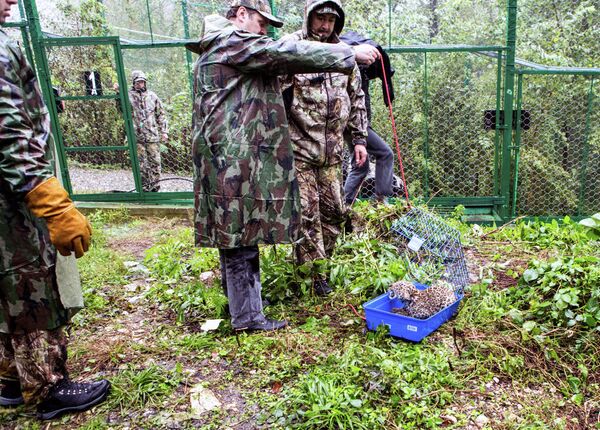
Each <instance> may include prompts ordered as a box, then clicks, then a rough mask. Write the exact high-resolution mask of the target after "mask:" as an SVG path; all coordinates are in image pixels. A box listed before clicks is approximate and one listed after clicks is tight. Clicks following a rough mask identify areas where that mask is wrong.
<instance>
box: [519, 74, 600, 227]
mask: <svg viewBox="0 0 600 430" xmlns="http://www.w3.org/2000/svg"><path fill="white" fill-rule="evenodd" d="M531 66H532V67H531V68H527V69H523V70H519V72H518V86H517V92H518V95H517V112H518V114H517V115H518V116H521V114H522V112H527V116H528V117H527V119H526V120H525V121H523V122H519V124H518V127H517V131H516V133H515V140H514V141H515V144H514V151H515V152H514V163H515V167H514V176H513V204H512V208H513V213H512V214H513V216H515V215H529V214H535V215H539V216H550V217H552V216H564V215H570V216H574V217H580V216H584V215H589V214H593V213H597V212H600V103H599V98H598V88H600V85H599V84H598V82H599V81H600V70H598V69H595V70H593V69H573V68H548V67H543V66H539V65H531Z"/></svg>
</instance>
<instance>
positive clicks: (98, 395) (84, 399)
mask: <svg viewBox="0 0 600 430" xmlns="http://www.w3.org/2000/svg"><path fill="white" fill-rule="evenodd" d="M109 389H110V382H108V381H107V380H105V379H103V380H101V381H97V382H84V383H79V382H71V381H69V380H68V379H63V380H62V381H60V382H59V383H58V384H56V386H55V387H54V388H52V390H50V394H48V397H47V398H46V400H44V401H43V402H42V403H40V404H39V405H38V418H39V419H41V420H51V419H53V418H56V417H58V416H60V415H62V414H64V413H66V412H81V411H86V410H88V409H90V408H91V407H93V406H96V405H97V404H98V403H102V402H103V401H104V400H105V399H106V396H108V391H109Z"/></svg>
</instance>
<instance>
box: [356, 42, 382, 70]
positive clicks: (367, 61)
mask: <svg viewBox="0 0 600 430" xmlns="http://www.w3.org/2000/svg"><path fill="white" fill-rule="evenodd" d="M353 48H354V54H355V55H356V62H357V63H358V64H364V65H366V66H369V65H371V64H373V63H374V62H375V60H378V59H379V57H380V56H381V54H380V53H379V50H378V49H377V48H375V47H374V46H371V45H366V44H363V45H357V46H353Z"/></svg>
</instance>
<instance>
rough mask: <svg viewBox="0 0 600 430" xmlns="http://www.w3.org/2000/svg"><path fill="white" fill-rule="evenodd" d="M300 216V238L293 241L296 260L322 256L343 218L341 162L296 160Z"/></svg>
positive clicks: (330, 250) (330, 248) (332, 243)
mask: <svg viewBox="0 0 600 430" xmlns="http://www.w3.org/2000/svg"><path fill="white" fill-rule="evenodd" d="M296 176H297V178H298V183H299V185H300V199H301V202H302V217H301V221H300V241H299V242H298V243H297V244H296V245H295V253H296V260H297V262H298V264H303V263H306V262H307V261H314V260H318V259H325V258H327V257H329V256H331V254H332V253H333V249H334V247H335V241H336V239H337V237H338V236H339V235H340V233H341V231H342V225H343V223H344V221H345V220H346V213H347V212H346V205H345V203H344V188H343V183H342V182H343V177H342V164H341V163H339V164H335V165H333V166H324V167H317V166H314V165H311V164H307V163H302V162H296Z"/></svg>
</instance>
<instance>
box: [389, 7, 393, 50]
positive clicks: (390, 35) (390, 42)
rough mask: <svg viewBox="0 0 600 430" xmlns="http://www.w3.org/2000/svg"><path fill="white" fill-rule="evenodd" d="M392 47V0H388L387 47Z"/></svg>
mask: <svg viewBox="0 0 600 430" xmlns="http://www.w3.org/2000/svg"><path fill="white" fill-rule="evenodd" d="M391 47H392V0H388V48H391Z"/></svg>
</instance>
